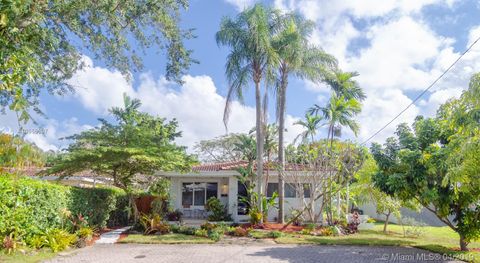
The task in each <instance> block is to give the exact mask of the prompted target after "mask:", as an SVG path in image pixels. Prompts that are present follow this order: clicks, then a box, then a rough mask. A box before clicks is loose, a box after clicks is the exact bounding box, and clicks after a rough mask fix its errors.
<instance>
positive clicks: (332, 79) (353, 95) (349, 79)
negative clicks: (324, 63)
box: [323, 70, 367, 101]
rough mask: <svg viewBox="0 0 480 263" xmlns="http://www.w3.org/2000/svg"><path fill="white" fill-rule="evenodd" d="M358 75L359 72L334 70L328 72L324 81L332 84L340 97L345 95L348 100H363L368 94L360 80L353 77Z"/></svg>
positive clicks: (331, 86)
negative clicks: (359, 82)
mask: <svg viewBox="0 0 480 263" xmlns="http://www.w3.org/2000/svg"><path fill="white" fill-rule="evenodd" d="M358 75H359V74H358V73H357V72H342V71H340V70H334V71H329V72H327V73H326V74H325V78H324V79H323V81H324V82H325V83H326V84H327V85H328V86H330V88H331V89H332V90H333V92H335V94H336V95H337V96H338V97H340V96H343V97H344V98H345V99H346V100H350V99H356V100H358V101H363V100H365V99H366V97H367V96H366V95H365V92H364V91H363V90H362V88H360V86H359V85H358V82H356V81H355V80H354V79H353V78H354V77H357V76H358Z"/></svg>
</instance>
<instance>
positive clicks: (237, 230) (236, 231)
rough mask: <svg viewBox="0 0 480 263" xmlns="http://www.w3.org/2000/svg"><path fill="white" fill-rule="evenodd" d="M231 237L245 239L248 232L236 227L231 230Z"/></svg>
mask: <svg viewBox="0 0 480 263" xmlns="http://www.w3.org/2000/svg"><path fill="white" fill-rule="evenodd" d="M232 235H233V236H236V237H246V236H247V235H248V230H247V229H245V228H243V227H240V226H238V227H236V228H235V229H234V230H233V233H232Z"/></svg>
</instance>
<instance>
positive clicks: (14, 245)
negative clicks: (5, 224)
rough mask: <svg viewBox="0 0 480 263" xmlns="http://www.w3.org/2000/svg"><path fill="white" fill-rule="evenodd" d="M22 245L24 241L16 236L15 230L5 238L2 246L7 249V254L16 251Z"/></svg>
mask: <svg viewBox="0 0 480 263" xmlns="http://www.w3.org/2000/svg"><path fill="white" fill-rule="evenodd" d="M21 245H22V242H21V241H20V239H19V238H18V237H16V236H15V233H14V232H11V233H10V234H9V235H7V236H5V237H4V238H3V242H2V248H3V249H4V250H5V252H7V254H11V253H13V252H15V251H16V250H17V249H18V248H19V246H21Z"/></svg>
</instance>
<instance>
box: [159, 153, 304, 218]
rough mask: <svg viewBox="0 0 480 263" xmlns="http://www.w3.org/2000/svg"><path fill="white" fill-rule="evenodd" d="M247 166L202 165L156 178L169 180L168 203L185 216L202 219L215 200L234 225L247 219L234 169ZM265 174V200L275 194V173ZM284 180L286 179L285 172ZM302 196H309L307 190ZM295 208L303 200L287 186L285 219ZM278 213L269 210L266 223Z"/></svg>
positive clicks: (272, 170) (242, 163) (232, 164)
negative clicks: (209, 205)
mask: <svg viewBox="0 0 480 263" xmlns="http://www.w3.org/2000/svg"><path fill="white" fill-rule="evenodd" d="M246 166H247V162H246V161H237V162H226V163H215V164H203V165H199V166H194V167H193V168H192V172H189V173H177V172H159V173H157V174H156V175H158V176H164V177H166V178H169V179H170V180H171V189H170V195H171V198H172V202H171V203H172V205H173V206H174V208H175V209H179V210H181V211H182V212H183V213H184V216H185V217H187V218H202V217H204V216H205V214H206V213H205V212H204V210H205V203H206V200H208V199H209V198H210V197H217V198H218V199H220V201H221V202H222V203H223V204H224V205H225V206H226V207H227V209H228V213H229V214H231V216H232V218H233V220H234V221H235V222H245V221H248V219H249V217H248V215H247V214H246V207H245V205H244V204H242V202H239V197H240V196H246V194H247V192H246V189H245V186H244V185H243V184H242V183H241V182H240V181H239V180H238V178H237V176H239V173H238V172H237V170H236V169H237V168H239V167H246ZM267 172H268V174H269V180H268V182H269V183H268V186H267V197H270V196H271V195H272V194H273V192H278V172H277V171H276V170H274V169H265V174H266V173H267ZM285 177H288V171H287V172H286V176H285ZM286 180H287V181H288V179H286ZM304 195H305V196H309V195H310V193H309V192H308V189H306V190H305V192H304ZM294 208H297V209H300V208H302V198H297V197H296V191H295V189H294V187H293V186H291V185H290V184H288V183H286V184H285V214H286V215H287V216H288V215H289V213H290V212H291V211H292V209H294ZM277 214H278V210H277V209H270V210H269V213H268V220H269V221H276V219H277Z"/></svg>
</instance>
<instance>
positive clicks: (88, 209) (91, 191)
mask: <svg viewBox="0 0 480 263" xmlns="http://www.w3.org/2000/svg"><path fill="white" fill-rule="evenodd" d="M70 189H71V190H70V195H71V198H70V200H71V202H70V204H69V210H70V211H72V213H73V214H74V215H78V214H81V215H83V216H84V217H85V218H86V220H87V222H88V223H89V225H92V226H96V227H99V228H104V227H106V226H107V221H108V219H109V217H110V214H111V213H112V212H113V211H115V209H116V205H117V199H118V197H119V196H121V195H125V194H124V192H123V191H122V190H119V189H114V188H78V187H71V188H70Z"/></svg>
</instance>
